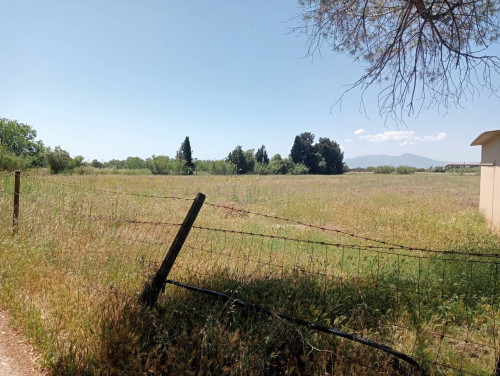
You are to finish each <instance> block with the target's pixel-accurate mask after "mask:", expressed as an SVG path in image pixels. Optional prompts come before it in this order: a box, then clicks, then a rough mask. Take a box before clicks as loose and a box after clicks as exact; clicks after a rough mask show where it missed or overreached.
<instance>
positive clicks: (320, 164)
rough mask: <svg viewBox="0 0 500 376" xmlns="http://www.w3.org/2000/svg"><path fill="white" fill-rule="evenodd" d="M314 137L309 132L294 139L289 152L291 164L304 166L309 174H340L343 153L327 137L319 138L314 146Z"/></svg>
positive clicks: (342, 167)
mask: <svg viewBox="0 0 500 376" xmlns="http://www.w3.org/2000/svg"><path fill="white" fill-rule="evenodd" d="M314 137H315V136H314V134H312V133H310V132H304V133H301V134H299V135H298V136H296V137H295V141H294V143H293V146H292V150H291V151H290V158H291V159H292V161H293V163H295V164H302V165H304V166H306V167H307V169H308V171H309V173H311V174H329V175H330V174H342V173H343V172H344V162H343V159H344V153H343V152H342V151H341V150H340V146H339V145H338V144H337V143H336V142H335V141H332V140H330V139H329V138H328V137H320V139H319V142H318V143H316V144H315V143H314Z"/></svg>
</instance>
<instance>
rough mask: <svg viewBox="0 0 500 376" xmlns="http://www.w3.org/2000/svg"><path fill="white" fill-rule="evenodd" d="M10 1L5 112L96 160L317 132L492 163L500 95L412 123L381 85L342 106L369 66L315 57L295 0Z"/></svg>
mask: <svg viewBox="0 0 500 376" xmlns="http://www.w3.org/2000/svg"><path fill="white" fill-rule="evenodd" d="M0 9H1V12H0V25H1V32H0V51H2V58H1V59H0V117H5V118H9V119H15V120H18V121H20V122H23V123H26V124H30V125H31V126H33V127H34V128H35V129H36V130H37V131H38V136H39V138H40V139H42V140H43V141H44V142H45V144H47V145H49V146H52V147H54V146H57V145H60V146H61V147H62V148H63V149H66V150H68V151H69V152H70V153H71V155H83V156H84V157H85V158H86V159H87V160H92V159H94V158H96V159H98V160H109V159H112V158H118V159H124V158H126V157H127V156H140V157H142V158H146V157H149V156H151V155H153V154H155V155H162V154H163V155H169V156H175V152H176V150H177V149H178V148H179V146H180V144H181V142H182V141H183V139H184V137H186V136H189V138H190V140H191V146H192V148H193V155H194V157H196V158H199V159H219V158H224V157H225V156H227V154H228V153H229V152H230V151H231V150H232V149H233V148H234V147H235V146H236V145H241V146H243V148H244V149H250V148H258V147H260V146H261V145H262V144H264V145H266V148H267V150H268V153H269V154H270V155H273V154H275V153H280V154H282V155H283V156H286V155H288V154H289V151H290V147H291V145H292V143H293V140H294V137H295V135H297V134H299V133H301V132H305V131H308V132H312V133H314V134H315V135H316V137H317V138H319V137H329V138H331V139H333V140H335V141H337V142H338V143H339V144H341V146H342V148H343V150H344V154H345V156H346V157H354V156H357V155H363V154H382V153H383V154H390V155H399V154H403V153H414V154H419V155H422V156H426V157H430V158H434V159H439V160H449V161H457V162H463V161H479V160H480V148H479V147H470V146H469V145H470V142H471V141H472V140H473V139H474V138H475V137H476V136H477V135H478V134H480V133H481V132H484V131H487V130H492V129H500V124H499V119H500V99H499V98H497V97H492V96H488V95H487V93H481V94H480V95H479V96H477V97H475V98H474V100H473V101H468V102H463V108H459V109H452V110H451V111H450V113H449V114H448V115H444V114H439V113H438V112H437V111H436V110H428V111H427V110H422V112H421V113H420V115H419V116H418V117H416V118H409V119H407V120H406V126H399V128H398V126H397V125H396V124H394V123H390V122H384V119H382V118H381V117H380V116H379V115H378V111H377V105H376V91H372V92H370V93H368V95H367V96H366V97H365V105H366V110H367V113H366V114H363V113H361V112H360V93H359V91H356V90H355V91H353V92H351V93H349V94H348V95H347V96H346V97H345V99H344V100H343V103H342V107H341V108H339V107H338V106H336V107H333V108H332V105H333V104H334V103H335V102H336V100H337V99H338V98H339V97H340V96H341V94H342V93H343V91H344V90H345V89H346V87H347V85H349V84H351V83H353V82H354V81H355V80H356V79H357V78H359V76H360V75H361V74H362V72H363V70H362V67H360V66H359V65H358V64H357V63H355V62H353V61H351V60H350V59H349V58H347V57H345V56H343V55H336V54H334V53H333V52H330V51H328V50H327V49H324V50H322V54H321V56H320V55H315V56H314V57H313V58H311V57H306V56H305V55H306V52H307V49H306V40H305V38H304V37H303V36H300V35H297V34H293V33H290V28H292V27H294V26H297V25H298V21H296V20H293V17H294V16H296V15H297V14H298V13H299V12H300V9H299V7H298V5H297V3H296V2H295V1H285V0H268V1H266V0H255V1H252V2H239V1H227V0H219V1H211V2H207V1H201V0H192V1H191V0H189V1H183V2H173V1H166V0H164V1H155V0H148V1H128V0H120V1H118V0H85V1H76V0H51V1H45V2H41V1H31V0H23V1H19V0H17V1H11V0H0ZM492 53H495V54H499V53H500V48H498V47H495V49H494V50H493V51H492Z"/></svg>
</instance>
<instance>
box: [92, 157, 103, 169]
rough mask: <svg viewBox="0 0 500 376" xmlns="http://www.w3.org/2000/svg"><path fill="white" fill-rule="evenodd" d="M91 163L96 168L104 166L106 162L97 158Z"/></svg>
mask: <svg viewBox="0 0 500 376" xmlns="http://www.w3.org/2000/svg"><path fill="white" fill-rule="evenodd" d="M90 165H91V166H92V167H94V168H103V167H104V163H102V162H99V161H98V160H97V159H94V160H92V162H90Z"/></svg>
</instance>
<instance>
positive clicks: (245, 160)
mask: <svg viewBox="0 0 500 376" xmlns="http://www.w3.org/2000/svg"><path fill="white" fill-rule="evenodd" d="M226 161H227V162H230V163H232V164H233V165H235V166H236V173H237V174H246V173H248V172H252V171H253V167H254V164H255V157H254V155H253V150H248V151H246V152H243V149H242V148H241V146H239V145H238V146H236V147H235V148H234V150H233V151H232V152H230V153H229V155H228V156H227V158H226Z"/></svg>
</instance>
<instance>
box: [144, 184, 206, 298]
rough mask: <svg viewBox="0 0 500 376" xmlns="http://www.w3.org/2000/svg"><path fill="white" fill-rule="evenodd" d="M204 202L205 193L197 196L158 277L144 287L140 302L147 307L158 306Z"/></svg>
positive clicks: (157, 273)
mask: <svg viewBox="0 0 500 376" xmlns="http://www.w3.org/2000/svg"><path fill="white" fill-rule="evenodd" d="M204 201H205V195H204V194H203V193H198V194H197V195H196V198H195V199H194V202H193V204H192V205H191V208H190V209H189V212H188V213H187V215H186V218H185V219H184V222H183V223H182V225H181V228H180V229H179V231H178V232H177V235H176V237H175V239H174V241H173V242H172V245H171V246H170V249H169V250H168V252H167V255H166V256H165V259H164V260H163V262H162V264H161V266H160V268H159V269H158V272H156V275H155V276H154V277H153V279H152V280H151V281H150V282H148V283H146V286H144V290H143V292H142V294H141V296H140V298H139V300H140V302H141V303H142V304H144V305H145V306H146V307H153V306H154V305H155V304H156V301H157V300H158V295H159V294H160V291H161V290H162V289H163V287H164V286H165V282H166V280H167V277H168V274H169V273H170V270H171V269H172V266H173V265H174V262H175V259H176V258H177V255H178V254H179V252H180V250H181V248H182V246H183V244H184V241H185V240H186V238H187V236H188V235H189V231H191V227H192V226H193V224H194V221H195V219H196V217H197V216H198V213H199V212H200V209H201V207H202V206H203V202H204Z"/></svg>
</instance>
